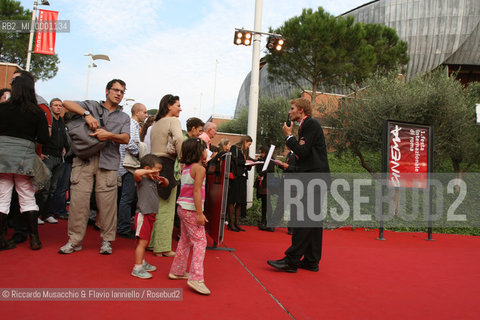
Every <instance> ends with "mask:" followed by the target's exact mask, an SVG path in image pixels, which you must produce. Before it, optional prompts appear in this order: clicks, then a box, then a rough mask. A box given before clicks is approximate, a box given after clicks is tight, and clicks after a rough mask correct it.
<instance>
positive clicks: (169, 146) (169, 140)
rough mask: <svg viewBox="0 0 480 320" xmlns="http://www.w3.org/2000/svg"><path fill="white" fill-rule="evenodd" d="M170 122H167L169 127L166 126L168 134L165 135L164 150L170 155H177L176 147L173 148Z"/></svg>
mask: <svg viewBox="0 0 480 320" xmlns="http://www.w3.org/2000/svg"><path fill="white" fill-rule="evenodd" d="M171 128H172V122H171V121H170V122H169V127H168V136H167V148H166V150H165V152H166V153H167V154H168V155H170V156H174V157H176V156H177V148H175V143H174V141H173V133H172V130H171Z"/></svg>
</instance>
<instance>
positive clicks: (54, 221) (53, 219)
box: [45, 216, 58, 223]
mask: <svg viewBox="0 0 480 320" xmlns="http://www.w3.org/2000/svg"><path fill="white" fill-rule="evenodd" d="M45 221H47V222H48V223H58V220H57V219H55V218H54V217H53V216H50V217H48V218H47V219H45Z"/></svg>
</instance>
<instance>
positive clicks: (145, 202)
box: [132, 154, 169, 279]
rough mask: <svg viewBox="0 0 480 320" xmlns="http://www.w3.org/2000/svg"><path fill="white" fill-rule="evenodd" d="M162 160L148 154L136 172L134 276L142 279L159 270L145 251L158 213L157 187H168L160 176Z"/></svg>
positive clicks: (164, 179) (165, 180)
mask: <svg viewBox="0 0 480 320" xmlns="http://www.w3.org/2000/svg"><path fill="white" fill-rule="evenodd" d="M160 171H162V160H161V159H160V158H159V157H157V156H156V155H153V154H147V155H146V156H144V157H143V158H141V159H140V169H137V170H135V172H134V174H133V177H134V179H135V181H136V182H137V196H138V202H137V209H138V210H137V213H136V215H135V236H136V238H137V248H136V249H135V266H134V267H133V270H132V276H134V277H138V278H140V279H150V278H151V277H152V275H151V274H150V273H149V272H151V271H155V270H157V267H155V266H152V265H151V264H149V263H148V262H147V261H145V250H146V248H147V246H148V243H149V242H150V236H151V234H152V228H153V223H154V222H155V215H156V214H157V211H158V192H157V185H160V186H162V187H166V186H168V183H169V182H168V179H167V178H165V177H161V176H160Z"/></svg>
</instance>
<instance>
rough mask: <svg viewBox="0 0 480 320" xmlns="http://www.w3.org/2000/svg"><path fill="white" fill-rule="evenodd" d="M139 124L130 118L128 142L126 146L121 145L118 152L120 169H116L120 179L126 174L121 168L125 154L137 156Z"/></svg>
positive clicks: (122, 167) (125, 170)
mask: <svg viewBox="0 0 480 320" xmlns="http://www.w3.org/2000/svg"><path fill="white" fill-rule="evenodd" d="M139 132H140V124H139V123H138V122H137V121H136V120H134V119H132V118H130V140H129V141H128V144H121V145H120V147H119V151H120V167H119V168H118V176H119V177H121V176H123V175H124V174H125V173H127V169H125V168H124V166H123V160H124V159H125V152H130V153H131V154H132V155H134V156H136V155H138V143H139V142H140V133H139Z"/></svg>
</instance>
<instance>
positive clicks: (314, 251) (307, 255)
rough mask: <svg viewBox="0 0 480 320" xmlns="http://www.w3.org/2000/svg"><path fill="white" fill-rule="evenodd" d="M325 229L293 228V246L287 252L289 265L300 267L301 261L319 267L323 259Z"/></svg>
mask: <svg viewBox="0 0 480 320" xmlns="http://www.w3.org/2000/svg"><path fill="white" fill-rule="evenodd" d="M322 238H323V228H321V227H315V228H312V227H308V228H293V235H292V245H291V246H290V248H288V249H287V251H285V255H286V256H287V261H288V264H290V265H292V266H296V267H298V266H299V265H300V261H302V263H303V264H307V265H315V266H316V265H318V263H319V262H320V259H321V258H322ZM302 256H303V260H302Z"/></svg>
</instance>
